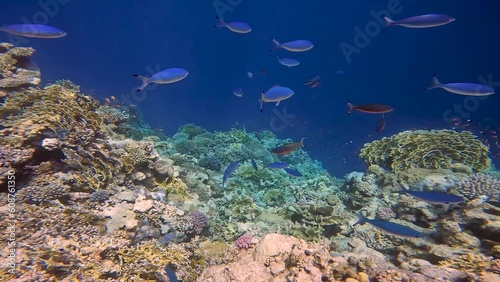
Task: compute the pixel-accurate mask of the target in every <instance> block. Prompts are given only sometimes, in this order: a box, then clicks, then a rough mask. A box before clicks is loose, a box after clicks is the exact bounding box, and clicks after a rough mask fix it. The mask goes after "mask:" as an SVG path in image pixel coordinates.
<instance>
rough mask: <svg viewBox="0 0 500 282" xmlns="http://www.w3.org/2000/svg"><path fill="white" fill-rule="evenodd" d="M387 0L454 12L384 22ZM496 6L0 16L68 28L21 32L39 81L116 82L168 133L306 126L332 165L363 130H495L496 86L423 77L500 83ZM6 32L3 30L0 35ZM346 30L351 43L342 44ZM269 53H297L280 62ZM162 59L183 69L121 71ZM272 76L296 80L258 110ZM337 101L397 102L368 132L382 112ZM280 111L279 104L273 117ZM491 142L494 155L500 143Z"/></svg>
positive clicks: (157, 66)
mask: <svg viewBox="0 0 500 282" xmlns="http://www.w3.org/2000/svg"><path fill="white" fill-rule="evenodd" d="M388 5H394V7H396V6H397V9H396V10H398V12H397V13H396V14H394V16H393V18H394V19H399V18H406V17H409V16H414V15H419V14H426V13H444V14H449V15H451V16H453V17H455V18H457V20H456V21H455V22H453V23H451V24H448V25H445V26H441V27H437V28H432V29H406V28H402V27H394V28H391V29H389V30H387V31H386V32H383V33H382V32H381V30H379V29H381V28H380V24H379V23H378V22H379V21H380V17H379V16H377V17H374V14H378V15H380V13H381V12H382V11H384V10H388ZM394 7H393V8H394ZM498 8H499V4H498V3H496V2H495V1H480V2H471V1H439V2H436V1H430V0H426V1H410V0H401V1H360V0H358V1H298V0H276V1H262V0H255V1H249V0H239V1H237V0H232V1H229V0H215V1H212V0H209V1H195V0H183V1H152V0H144V1H139V0H136V1H123V2H122V1H120V2H119V1H96V0H91V1H77V0H64V1H63V0H50V1H43V0H42V1H2V2H1V4H0V19H1V24H15V23H28V22H29V23H42V24H48V25H52V26H57V27H59V28H61V29H63V30H65V31H67V32H68V36H66V37H64V38H60V39H55V40H43V39H26V41H25V42H20V43H19V44H20V45H21V46H31V47H33V48H35V49H36V50H37V55H35V57H34V60H35V61H36V62H37V63H38V65H39V66H40V67H41V68H42V70H43V72H42V75H43V77H42V79H43V81H44V83H49V82H51V81H55V80H59V79H63V78H64V79H69V80H71V81H73V82H75V83H76V84H79V85H81V86H82V89H83V90H84V92H87V93H90V94H92V95H93V96H95V97H98V98H100V99H104V98H105V97H109V96H110V95H114V96H116V97H117V98H118V99H120V100H121V101H129V102H131V103H134V104H137V105H138V106H139V108H140V109H141V110H142V112H143V117H144V119H145V120H146V121H147V122H148V123H149V124H151V126H152V127H153V128H162V129H163V130H164V132H165V133H166V134H167V135H173V134H174V133H175V132H176V130H177V129H178V127H179V126H180V125H183V124H186V123H195V124H198V125H201V126H203V127H205V128H207V129H209V130H220V131H226V130H228V129H230V128H232V127H236V128H243V127H244V128H246V129H247V130H248V131H254V130H263V129H270V130H272V131H274V132H275V133H276V134H277V135H278V137H279V138H292V139H294V140H297V141H298V140H300V138H301V137H306V141H305V144H306V146H305V147H304V149H305V150H307V151H309V152H310V153H311V155H312V157H313V158H316V159H318V160H320V161H321V162H322V163H323V164H324V166H325V167H326V168H327V169H328V170H329V171H330V173H331V174H332V175H334V176H343V175H344V174H345V173H347V172H350V171H353V170H362V169H363V168H364V164H363V163H362V161H361V160H360V159H359V158H358V156H357V155H358V152H359V149H360V148H361V147H362V146H363V144H364V143H367V142H371V141H372V140H374V139H379V138H381V137H383V136H389V135H392V134H394V133H397V132H400V131H402V130H407V129H415V128H418V129H425V128H453V127H457V128H458V129H470V130H472V131H473V132H475V133H476V134H479V135H480V136H484V137H485V138H489V137H491V136H492V134H494V133H491V130H495V129H496V128H497V126H498V120H499V118H500V116H499V114H498V110H497V109H498V106H497V105H498V97H497V95H493V96H491V97H488V98H487V99H484V100H479V99H477V98H470V97H469V98H467V97H466V96H460V95H455V94H451V93H447V92H445V91H443V90H440V89H436V90H432V91H430V92H423V91H422V90H423V88H425V87H427V86H428V85H429V84H430V82H431V77H432V75H433V74H436V75H437V76H438V77H439V79H440V80H441V81H442V82H444V83H446V82H477V83H482V82H487V83H488V84H491V85H492V86H495V87H498V86H500V69H499V64H498V62H499V54H498V50H500V48H499V47H500V41H499V40H498V38H497V36H496V34H497V33H496V32H494V31H495V30H496V29H497V28H498V26H500V25H499V21H500V20H499V19H498V18H497V15H496V11H498ZM41 11H42V12H41ZM216 16H221V17H223V18H224V19H225V20H226V21H245V22H248V23H249V24H250V25H251V26H252V29H253V30H252V32H251V33H249V34H237V33H233V32H231V31H229V30H227V29H216V28H214V26H213V25H214V24H215V17H216ZM377 27H378V28H379V29H377ZM357 28H359V29H360V30H363V31H365V32H364V33H365V34H366V28H368V33H369V34H371V35H366V37H365V40H364V41H363V40H361V41H355V37H356V34H357V31H356V30H358V29H357ZM370 28H371V29H370ZM271 37H274V38H276V39H278V40H279V41H282V42H285V41H290V40H295V39H308V40H310V41H312V42H313V43H314V44H315V47H314V48H313V49H312V50H310V51H307V52H303V53H291V52H288V51H285V50H282V49H280V50H277V51H274V52H269V48H271V47H272V43H271V40H270V39H271ZM8 39H9V37H8V35H7V34H5V33H2V34H0V41H2V42H4V41H8ZM356 42H357V43H356ZM343 43H344V44H343ZM345 44H348V45H350V46H354V47H353V48H357V49H356V50H357V51H356V52H355V53H353V54H351V55H350V56H346V55H345V54H344V53H343V51H342V49H341V46H347V45H345ZM356 46H358V47H356ZM276 56H280V57H291V58H295V59H298V60H300V62H301V64H300V66H298V67H295V68H287V67H285V66H282V65H280V64H279V63H278V62H277V59H276ZM171 67H182V68H185V69H187V70H188V71H189V76H188V77H187V78H186V79H184V80H183V81H181V82H179V83H175V84H171V85H159V86H156V87H152V88H154V89H152V88H149V89H148V90H147V91H145V92H143V94H142V95H141V96H137V94H135V88H136V87H137V86H139V85H140V81H139V80H137V79H135V78H133V77H132V74H134V73H138V74H141V75H145V76H149V75H151V74H152V72H155V70H161V69H166V68H171ZM261 70H266V71H267V74H265V75H261V74H259V72H260V71H261ZM247 72H252V73H253V78H252V79H250V78H249V77H248V76H247ZM314 76H320V77H321V80H322V85H320V86H319V87H317V88H309V87H306V86H304V85H303V82H304V81H305V80H306V79H309V78H311V77H314ZM275 84H280V85H283V86H287V87H290V88H292V89H294V90H295V95H294V96H293V97H292V98H291V99H289V100H286V101H284V102H282V103H281V104H280V105H279V106H278V107H274V105H271V104H266V105H265V108H264V112H262V113H261V112H259V105H258V102H257V99H258V98H259V96H260V93H261V91H263V90H266V89H268V88H269V87H270V86H272V85H275ZM238 87H241V88H242V89H243V91H244V93H245V95H244V96H243V97H242V98H238V97H236V96H234V95H233V94H232V93H231V91H232V89H234V88H238ZM497 90H498V89H497ZM348 102H351V103H353V104H364V103H383V104H389V105H391V106H393V107H394V108H395V110H394V111H393V112H391V113H388V114H387V115H386V123H387V125H386V129H385V130H384V131H383V132H382V133H381V134H375V128H376V126H377V123H378V121H379V119H380V117H379V116H373V115H367V114H361V113H353V114H351V115H347V106H346V104H347V103H348ZM457 107H462V109H463V111H462V112H461V113H460V108H457ZM284 113H287V114H288V118H286V119H283V116H284V115H285V114H284ZM453 113H456V114H457V113H458V116H459V118H460V122H459V124H458V125H454V124H453V122H452V121H451V117H452V116H454V115H455V114H453ZM285 116H286V115H285ZM469 119H470V122H469V121H467V120H469ZM499 132H500V131H499ZM490 143H491V142H490ZM492 146H493V148H492V157H494V156H495V154H496V151H495V150H496V149H497V148H496V147H495V145H494V143H492ZM494 161H495V159H494Z"/></svg>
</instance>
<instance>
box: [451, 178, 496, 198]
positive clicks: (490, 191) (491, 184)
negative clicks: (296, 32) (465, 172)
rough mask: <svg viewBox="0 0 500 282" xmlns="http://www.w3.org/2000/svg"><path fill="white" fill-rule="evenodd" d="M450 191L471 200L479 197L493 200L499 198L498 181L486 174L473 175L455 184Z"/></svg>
mask: <svg viewBox="0 0 500 282" xmlns="http://www.w3.org/2000/svg"><path fill="white" fill-rule="evenodd" d="M450 191H452V192H456V193H459V194H461V195H462V196H464V197H466V198H467V199H469V200H471V199H474V198H477V197H479V196H488V197H490V198H491V199H495V198H497V197H499V196H500V179H498V178H495V177H493V176H490V175H486V174H475V175H471V176H469V177H467V178H466V179H464V180H462V181H460V182H459V183H457V185H456V186H455V187H453V188H452V189H451V190H450Z"/></svg>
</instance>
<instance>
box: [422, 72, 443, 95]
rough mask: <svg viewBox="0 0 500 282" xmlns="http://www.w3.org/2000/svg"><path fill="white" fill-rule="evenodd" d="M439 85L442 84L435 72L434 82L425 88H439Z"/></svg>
mask: <svg viewBox="0 0 500 282" xmlns="http://www.w3.org/2000/svg"><path fill="white" fill-rule="evenodd" d="M439 86H441V83H440V82H439V80H438V78H437V76H436V75H435V74H433V75H432V83H431V85H430V86H429V87H427V88H425V89H424V90H425V91H427V90H431V89H434V88H438V87H439Z"/></svg>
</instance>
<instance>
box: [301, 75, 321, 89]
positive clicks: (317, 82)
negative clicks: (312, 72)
mask: <svg viewBox="0 0 500 282" xmlns="http://www.w3.org/2000/svg"><path fill="white" fill-rule="evenodd" d="M304 85H307V86H310V87H312V88H316V87H318V86H320V85H321V78H320V77H319V76H316V77H313V78H311V79H308V80H306V81H304Z"/></svg>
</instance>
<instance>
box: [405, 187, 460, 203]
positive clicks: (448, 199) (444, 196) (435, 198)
mask: <svg viewBox="0 0 500 282" xmlns="http://www.w3.org/2000/svg"><path fill="white" fill-rule="evenodd" d="M398 193H405V194H408V195H410V196H413V197H415V198H417V199H420V200H423V201H426V202H429V203H433V204H459V203H462V202H463V201H464V199H463V198H462V197H460V196H457V195H453V194H448V193H442V192H428V191H411V190H405V191H399V192H398Z"/></svg>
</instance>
